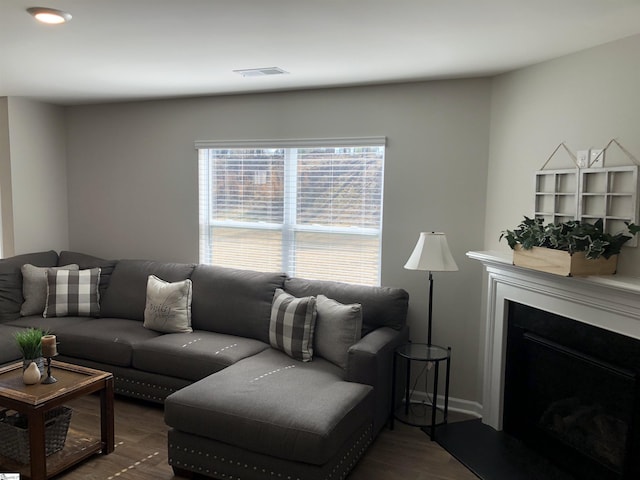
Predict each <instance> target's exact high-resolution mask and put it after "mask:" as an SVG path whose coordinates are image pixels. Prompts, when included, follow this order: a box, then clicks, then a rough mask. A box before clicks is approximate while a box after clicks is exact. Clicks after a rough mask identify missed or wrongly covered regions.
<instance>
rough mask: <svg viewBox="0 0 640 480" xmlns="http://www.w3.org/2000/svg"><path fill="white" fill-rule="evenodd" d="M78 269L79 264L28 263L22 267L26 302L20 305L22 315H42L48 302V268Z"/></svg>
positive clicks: (23, 290) (23, 292) (23, 294)
mask: <svg viewBox="0 0 640 480" xmlns="http://www.w3.org/2000/svg"><path fill="white" fill-rule="evenodd" d="M49 268H53V269H55V270H78V269H79V267H78V265H77V264H69V265H63V266H61V267H36V266H35V265H31V264H30V263H26V264H24V265H23V266H22V268H21V269H20V272H21V273H22V296H23V297H24V302H23V303H22V306H21V307H20V315H22V316H23V317H26V316H27V315H42V312H44V307H45V304H46V303H47V270H48V269H49Z"/></svg>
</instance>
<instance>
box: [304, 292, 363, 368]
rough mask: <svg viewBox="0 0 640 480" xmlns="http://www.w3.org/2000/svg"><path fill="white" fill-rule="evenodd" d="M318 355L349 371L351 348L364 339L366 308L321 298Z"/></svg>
mask: <svg viewBox="0 0 640 480" xmlns="http://www.w3.org/2000/svg"><path fill="white" fill-rule="evenodd" d="M316 305H317V309H318V318H317V320H316V330H315V334H314V337H315V353H316V355H318V356H319V357H322V358H324V359H325V360H329V361H330V362H331V363H335V364H336V365H338V366H339V367H342V368H344V369H345V370H346V368H347V358H348V351H349V347H351V345H353V344H354V343H356V342H357V341H358V340H360V337H361V332H362V306H361V305H360V304H359V303H353V304H350V305H344V304H342V303H339V302H336V301H335V300H332V299H331V298H327V297H325V296H324V295H318V297H317V303H316Z"/></svg>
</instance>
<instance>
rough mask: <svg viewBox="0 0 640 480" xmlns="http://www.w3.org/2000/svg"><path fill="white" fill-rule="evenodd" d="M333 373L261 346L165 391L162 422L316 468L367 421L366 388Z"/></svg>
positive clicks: (319, 363)
mask: <svg viewBox="0 0 640 480" xmlns="http://www.w3.org/2000/svg"><path fill="white" fill-rule="evenodd" d="M341 374H342V370H341V369H340V368H338V367H336V366H335V365H333V364H332V363H330V362H327V361H326V360H323V359H314V361H313V362H306V363H303V362H300V361H297V360H293V359H291V358H290V357H288V356H286V355H285V354H284V353H282V352H279V351H277V350H274V349H268V350H265V351H264V352H262V353H259V354H257V355H254V356H252V357H249V358H247V359H245V360H242V361H240V362H238V363H236V364H234V365H231V366H230V367H228V368H225V369H224V370H222V371H220V372H218V373H216V374H215V375H211V376H209V377H206V378H204V379H202V380H200V381H199V382H196V383H194V384H192V385H189V386H188V387H185V388H183V389H182V390H180V391H178V392H175V393H173V394H171V395H170V396H169V397H167V399H166V401H165V411H164V412H165V421H166V423H167V424H168V425H169V426H171V427H173V428H175V429H177V430H181V431H183V432H187V433H191V434H194V435H200V436H202V437H206V438H211V439H214V440H217V441H220V442H224V443H226V444H229V445H234V446H237V447H240V448H243V449H247V450H250V451H253V452H258V453H263V454H265V455H271V456H274V457H278V458H284V459H288V460H295V461H299V462H306V463H311V464H314V465H322V464H324V463H326V462H327V461H328V460H329V459H330V458H331V457H332V456H333V455H335V454H336V452H337V451H338V449H339V448H340V447H341V445H343V443H344V442H345V440H346V439H347V438H348V437H349V435H350V434H351V433H352V432H354V431H356V430H357V429H358V428H359V427H360V426H361V425H363V424H366V423H367V422H371V419H372V412H373V405H372V404H371V401H372V395H371V392H372V387H371V386H369V385H363V384H359V383H353V382H345V381H342V380H341V379H340V376H341Z"/></svg>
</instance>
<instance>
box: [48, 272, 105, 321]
mask: <svg viewBox="0 0 640 480" xmlns="http://www.w3.org/2000/svg"><path fill="white" fill-rule="evenodd" d="M99 282H100V269H99V268H89V269H87V270H77V271H72V270H56V269H53V268H50V269H49V270H47V301H46V304H45V307H44V313H43V314H42V316H43V317H47V318H48V317H67V316H86V317H97V316H99V315H100V303H99V298H98V297H99V295H98V283H99Z"/></svg>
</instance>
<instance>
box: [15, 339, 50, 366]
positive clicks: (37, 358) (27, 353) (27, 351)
mask: <svg viewBox="0 0 640 480" xmlns="http://www.w3.org/2000/svg"><path fill="white" fill-rule="evenodd" d="M43 335H46V332H44V331H42V330H41V329H39V328H27V329H25V330H20V331H19V332H16V333H14V335H13V337H14V338H15V340H16V342H17V344H18V348H19V349H20V352H22V360H23V368H24V369H26V368H27V367H28V366H29V364H30V363H31V362H36V365H38V369H39V370H40V373H41V374H44V360H43V358H42V336H43Z"/></svg>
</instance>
